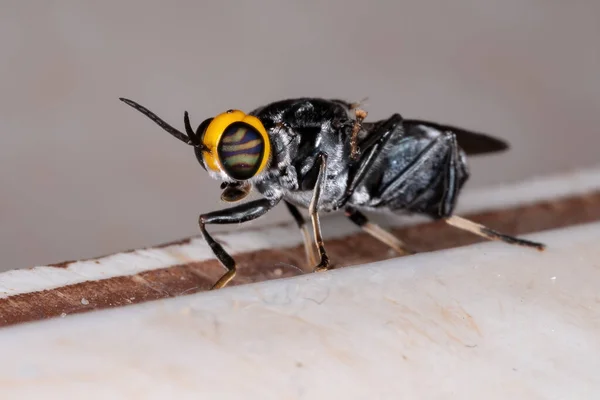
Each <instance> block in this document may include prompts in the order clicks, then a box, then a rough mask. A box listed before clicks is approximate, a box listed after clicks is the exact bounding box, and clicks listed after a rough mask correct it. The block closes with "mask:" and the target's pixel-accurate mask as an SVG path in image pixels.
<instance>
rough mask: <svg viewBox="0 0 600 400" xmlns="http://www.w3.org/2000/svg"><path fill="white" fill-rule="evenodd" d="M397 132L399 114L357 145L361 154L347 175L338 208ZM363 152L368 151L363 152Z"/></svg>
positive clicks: (399, 126) (399, 122) (400, 125)
mask: <svg viewBox="0 0 600 400" xmlns="http://www.w3.org/2000/svg"><path fill="white" fill-rule="evenodd" d="M398 132H402V116H401V115H400V114H394V115H392V116H391V117H390V118H389V119H388V120H387V121H385V122H384V123H383V124H382V125H381V126H380V127H379V128H377V130H375V131H373V132H371V134H370V135H369V136H367V138H365V139H363V141H362V142H360V143H359V145H358V146H359V148H360V149H361V152H363V155H362V157H361V158H360V161H359V164H358V167H357V168H355V169H351V170H350V172H349V174H348V179H349V181H348V186H347V188H346V192H345V193H344V196H343V197H342V199H341V200H340V201H339V202H338V207H342V206H343V205H344V204H346V202H347V201H348V199H349V198H350V196H352V194H353V193H354V191H355V190H356V188H357V187H358V185H359V184H360V183H361V182H362V181H363V179H364V178H365V176H366V175H367V172H369V170H370V169H371V167H372V166H373V164H374V163H375V160H376V159H377V156H379V154H380V153H381V151H382V150H383V148H384V146H385V144H386V143H387V142H388V140H389V139H390V138H391V137H392V136H393V135H394V134H395V133H398ZM365 150H368V151H367V152H365Z"/></svg>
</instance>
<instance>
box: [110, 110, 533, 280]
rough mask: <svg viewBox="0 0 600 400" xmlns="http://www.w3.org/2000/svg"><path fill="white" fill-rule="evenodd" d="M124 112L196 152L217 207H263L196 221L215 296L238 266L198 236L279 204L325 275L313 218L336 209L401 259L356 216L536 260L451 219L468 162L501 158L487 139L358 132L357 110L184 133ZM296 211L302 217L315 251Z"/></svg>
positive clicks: (419, 125)
mask: <svg viewBox="0 0 600 400" xmlns="http://www.w3.org/2000/svg"><path fill="white" fill-rule="evenodd" d="M120 100H122V101H123V102H125V103H126V104H128V105H130V106H131V107H133V108H135V109H136V110H138V111H140V112H141V113H142V114H144V115H146V116H147V117H149V118H150V119H151V120H153V121H154V122H155V123H156V124H158V125H159V126H160V127H161V128H163V129H164V130H165V131H167V132H169V133H170V134H171V135H173V136H175V137H176V138H177V139H179V140H181V141H183V142H184V143H187V144H188V145H190V146H192V147H193V148H194V152H195V154H196V157H197V159H198V162H199V163H200V165H201V166H202V168H204V169H205V170H206V171H207V172H208V174H209V175H210V176H211V177H212V178H214V179H217V180H220V181H222V185H221V189H222V190H223V192H222V195H221V199H222V200H224V201H226V202H237V201H240V200H242V199H243V198H245V197H246V196H247V195H248V194H249V193H250V191H251V190H252V188H254V189H256V190H257V191H258V192H259V193H260V194H261V195H262V198H260V199H258V200H254V201H250V202H247V203H243V204H241V205H237V206H234V207H231V208H228V209H224V210H220V211H215V212H210V213H206V214H201V215H200V217H199V220H198V223H199V226H200V231H201V233H202V235H203V237H204V239H205V240H206V242H207V243H208V245H209V246H210V248H211V249H212V251H213V253H214V254H215V256H216V258H217V259H218V260H219V261H220V262H221V264H222V265H223V266H224V267H225V268H226V270H227V272H226V273H225V274H223V275H222V277H221V278H220V279H219V280H218V281H217V282H216V283H215V284H214V286H213V289H217V288H222V287H224V286H225V285H227V283H228V282H230V281H231V280H232V279H233V278H234V276H235V274H236V262H235V260H234V259H233V258H232V257H231V256H230V255H229V254H228V253H227V251H225V249H224V248H223V247H222V246H221V245H220V244H219V243H218V242H216V241H215V240H214V239H213V238H212V236H211V235H210V234H209V233H208V231H207V230H206V225H208V224H236V223H242V222H246V221H250V220H253V219H255V218H258V217H260V216H262V215H264V214H265V213H267V212H268V211H269V210H270V209H272V208H273V207H275V206H276V205H277V204H278V203H280V202H281V201H283V202H284V203H285V205H286V206H287V208H288V210H289V212H290V213H291V215H292V216H293V218H294V220H295V222H296V223H297V225H298V227H299V228H300V230H301V232H302V236H303V240H304V247H305V250H306V257H307V261H308V263H309V264H310V266H311V268H312V269H313V270H314V271H325V270H327V269H329V268H330V260H329V257H328V256H327V252H326V250H325V245H324V243H323V238H322V236H321V226H320V222H319V213H328V212H333V211H336V210H340V209H343V210H344V211H345V214H346V216H347V217H348V218H349V219H350V220H351V221H352V222H353V223H355V224H356V225H358V226H359V227H360V228H362V229H363V230H364V231H366V232H367V233H368V234H370V235H372V236H373V237H375V238H376V239H378V240H380V241H381V242H383V243H385V244H387V245H388V246H389V247H391V248H392V249H394V250H395V251H396V252H397V253H399V254H410V253H412V252H411V251H410V250H409V249H408V248H407V247H406V245H405V244H404V243H403V242H402V241H401V240H400V239H399V238H397V237H395V236H394V235H392V234H391V233H390V232H388V231H387V230H385V229H383V228H382V227H380V226H378V225H376V224H374V223H371V222H369V220H368V219H367V217H366V216H365V214H363V212H364V211H374V210H385V211H390V212H396V213H409V214H414V213H416V214H421V215H425V216H428V217H430V218H432V219H434V220H440V219H441V220H444V221H446V222H447V223H448V224H450V225H452V226H454V227H457V228H460V229H463V230H466V231H469V232H472V233H474V234H476V235H479V236H482V237H484V238H486V239H489V240H500V241H503V242H506V243H511V244H517V245H521V246H527V247H532V248H535V249H538V250H543V249H544V248H545V245H543V244H541V243H536V242H531V241H527V240H523V239H518V238H515V237H511V236H508V235H505V234H502V233H500V232H497V231H494V230H492V229H490V228H488V227H485V226H482V225H479V224H476V223H474V222H472V221H469V220H467V219H464V218H461V217H458V216H456V215H453V211H454V208H455V204H456V201H457V198H458V195H459V193H460V191H461V189H462V187H463V185H464V183H465V182H466V180H467V179H468V177H469V169H468V165H467V158H466V157H467V155H469V156H470V155H479V154H486V153H493V152H499V151H503V150H506V149H508V144H507V143H505V142H504V141H502V140H499V139H497V138H494V137H491V136H489V135H487V134H483V133H479V132H474V131H470V130H466V129H462V128H458V127H454V126H449V125H442V124H438V123H435V122H429V121H423V120H416V119H404V118H403V117H402V116H401V115H400V114H397V113H396V114H393V115H392V116H391V117H389V118H387V119H385V120H380V121H375V122H365V121H364V119H365V117H366V116H367V113H366V112H365V111H364V110H362V109H361V108H360V104H356V103H348V102H346V101H342V100H337V99H331V100H330V99H321V98H296V99H287V100H282V101H276V102H272V103H270V104H267V105H264V106H262V107H259V108H257V109H255V110H253V111H251V112H250V113H248V114H246V113H244V112H242V111H240V110H228V111H226V112H224V113H221V114H219V115H217V116H215V117H214V118H208V119H206V120H204V121H203V122H202V123H201V124H199V126H198V128H197V129H196V130H193V129H192V126H191V123H190V119H189V115H188V112H187V111H185V113H184V125H185V133H183V132H181V131H179V130H178V129H175V128H174V127H172V126H171V125H169V124H168V123H167V122H165V121H163V120H162V119H160V118H159V117H158V116H157V115H156V114H154V113H153V112H151V111H150V110H148V109H147V108H145V107H143V106H141V105H139V104H138V103H136V102H134V101H131V100H128V99H125V98H121V99H120ZM298 207H301V208H305V209H308V212H309V215H310V219H311V222H312V228H313V234H314V243H315V244H316V246H315V247H316V252H315V247H313V245H312V241H311V237H310V232H309V230H308V228H307V227H306V224H305V221H304V218H303V217H302V214H301V213H300V211H299V210H298Z"/></svg>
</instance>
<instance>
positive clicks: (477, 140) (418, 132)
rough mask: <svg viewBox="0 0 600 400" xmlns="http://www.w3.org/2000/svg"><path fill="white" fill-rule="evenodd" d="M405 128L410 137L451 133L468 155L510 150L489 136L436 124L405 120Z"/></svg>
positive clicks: (504, 143)
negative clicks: (431, 133)
mask: <svg viewBox="0 0 600 400" xmlns="http://www.w3.org/2000/svg"><path fill="white" fill-rule="evenodd" d="M404 128H405V133H406V135H408V136H422V135H427V134H428V132H431V131H432V130H433V131H438V132H439V131H442V132H443V131H450V132H452V133H454V134H455V135H456V140H457V141H458V146H459V147H460V148H461V149H463V150H464V151H465V153H467V154H468V155H477V154H486V153H496V152H500V151H504V150H507V149H508V148H509V146H508V143H506V142H504V141H502V140H500V139H497V138H494V137H491V136H489V135H486V134H483V133H479V132H473V131H468V130H465V129H462V128H457V127H455V126H450V125H441V124H436V123H435V122H429V121H421V120H416V119H412V120H410V119H407V120H404Z"/></svg>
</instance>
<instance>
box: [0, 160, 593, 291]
mask: <svg viewBox="0 0 600 400" xmlns="http://www.w3.org/2000/svg"><path fill="white" fill-rule="evenodd" d="M594 190H600V169H591V170H582V171H579V172H576V173H570V174H562V175H557V176H549V177H540V178H538V179H534V180H531V181H525V182H522V183H517V184H513V185H509V186H499V187H492V188H487V189H481V190H472V191H469V192H465V194H464V197H462V198H461V202H460V204H459V207H458V212H462V213H465V212H475V211H482V210H488V209H493V208H502V207H511V206H516V205H519V204H522V205H523V204H530V203H534V202H536V201H541V200H550V199H554V198H557V197H560V196H572V195H578V194H584V193H587V192H590V191H594ZM377 221H378V222H381V223H383V224H384V225H402V224H407V223H410V220H408V221H407V220H402V219H399V218H397V217H394V218H389V216H388V217H387V218H386V219H383V218H377ZM414 221H420V220H419V219H416V220H413V223H414ZM324 229H325V232H326V233H327V237H328V238H333V237H341V236H344V235H346V234H349V233H352V232H355V231H356V230H357V228H355V227H354V226H353V225H352V224H350V223H348V221H346V220H345V218H335V217H334V218H328V219H327V223H326V224H324ZM215 237H216V238H217V239H219V238H223V237H226V244H225V247H226V248H227V249H228V250H230V251H231V252H232V254H236V253H242V252H247V251H254V250H260V249H265V248H276V247H284V246H294V245H298V244H300V243H301V242H302V239H301V236H300V234H299V232H298V229H297V228H296V226H295V225H294V224H288V225H283V226H274V227H270V228H263V229H260V230H241V231H239V232H233V233H223V234H216V235H215ZM210 258H213V254H212V252H211V251H210V248H209V247H208V246H207V245H206V243H205V242H204V240H203V239H202V238H196V239H193V240H192V241H191V242H190V243H188V244H184V245H173V246H168V247H164V248H156V249H143V250H137V251H134V252H130V253H119V254H115V255H111V256H108V257H103V258H100V259H96V260H89V261H79V262H75V263H72V264H70V265H69V266H68V267H67V268H55V267H49V266H38V267H35V268H31V269H20V270H11V271H8V272H4V273H0V298H5V297H9V296H11V295H16V294H20V293H28V292H33V291H38V290H44V289H52V288H56V287H61V286H66V285H71V284H76V283H81V282H85V281H90V280H100V279H107V278H112V277H116V276H126V275H133V274H137V273H139V272H143V271H149V270H153V269H159V268H165V267H169V266H172V265H176V264H181V263H185V262H189V261H201V260H206V259H210Z"/></svg>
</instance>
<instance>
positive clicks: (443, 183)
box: [380, 132, 545, 250]
mask: <svg viewBox="0 0 600 400" xmlns="http://www.w3.org/2000/svg"><path fill="white" fill-rule="evenodd" d="M431 160H443V162H440V163H433V164H431V163H428V161H429V162H431ZM424 165H427V168H425V169H424V168H423V166H424ZM416 176H418V177H419V178H420V179H421V180H422V181H423V182H427V184H426V185H425V186H424V187H423V188H422V190H421V192H420V194H419V195H417V196H415V197H414V198H411V199H410V200H406V201H404V202H402V203H401V204H402V207H403V208H404V209H406V210H409V211H412V212H420V213H425V214H428V215H429V216H431V217H432V218H434V219H443V220H444V221H445V222H446V223H448V224H449V225H451V226H453V227H455V228H459V229H462V230H465V231H468V232H471V233H474V234H476V235H478V236H481V237H484V238H486V239H488V240H500V241H503V242H505V243H509V244H516V245H520V246H526V247H532V248H536V249H538V250H543V249H544V248H545V246H544V245H543V244H541V243H536V242H531V241H528V240H523V239H518V238H515V237H512V236H509V235H506V234H503V233H500V232H497V231H494V230H493V229H490V228H488V227H486V226H483V225H479V224H476V223H475V222H472V221H469V220H467V219H465V218H461V217H458V216H455V215H453V211H454V208H455V205H456V200H457V197H458V194H459V192H460V190H461V188H462V185H463V183H464V182H465V181H466V179H467V177H468V176H467V172H466V166H465V165H464V164H463V163H462V161H461V159H460V155H459V148H458V144H457V142H456V136H455V135H454V134H453V133H450V132H445V133H443V132H440V135H439V136H438V137H436V138H435V139H433V140H432V141H431V143H429V144H428V145H427V146H426V147H425V148H424V149H423V150H422V151H421V153H420V154H419V155H418V156H417V157H415V159H414V160H413V161H412V162H411V163H410V164H408V166H407V167H406V168H404V169H403V170H402V171H400V172H399V173H398V175H397V176H396V177H395V178H394V179H392V180H391V181H390V182H389V183H388V184H387V185H386V187H385V188H384V190H383V191H382V193H381V195H380V199H381V201H382V202H393V201H395V200H397V198H398V193H402V192H403V190H405V189H406V188H407V187H409V186H410V185H411V184H412V182H413V181H414V179H415V177H416Z"/></svg>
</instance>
